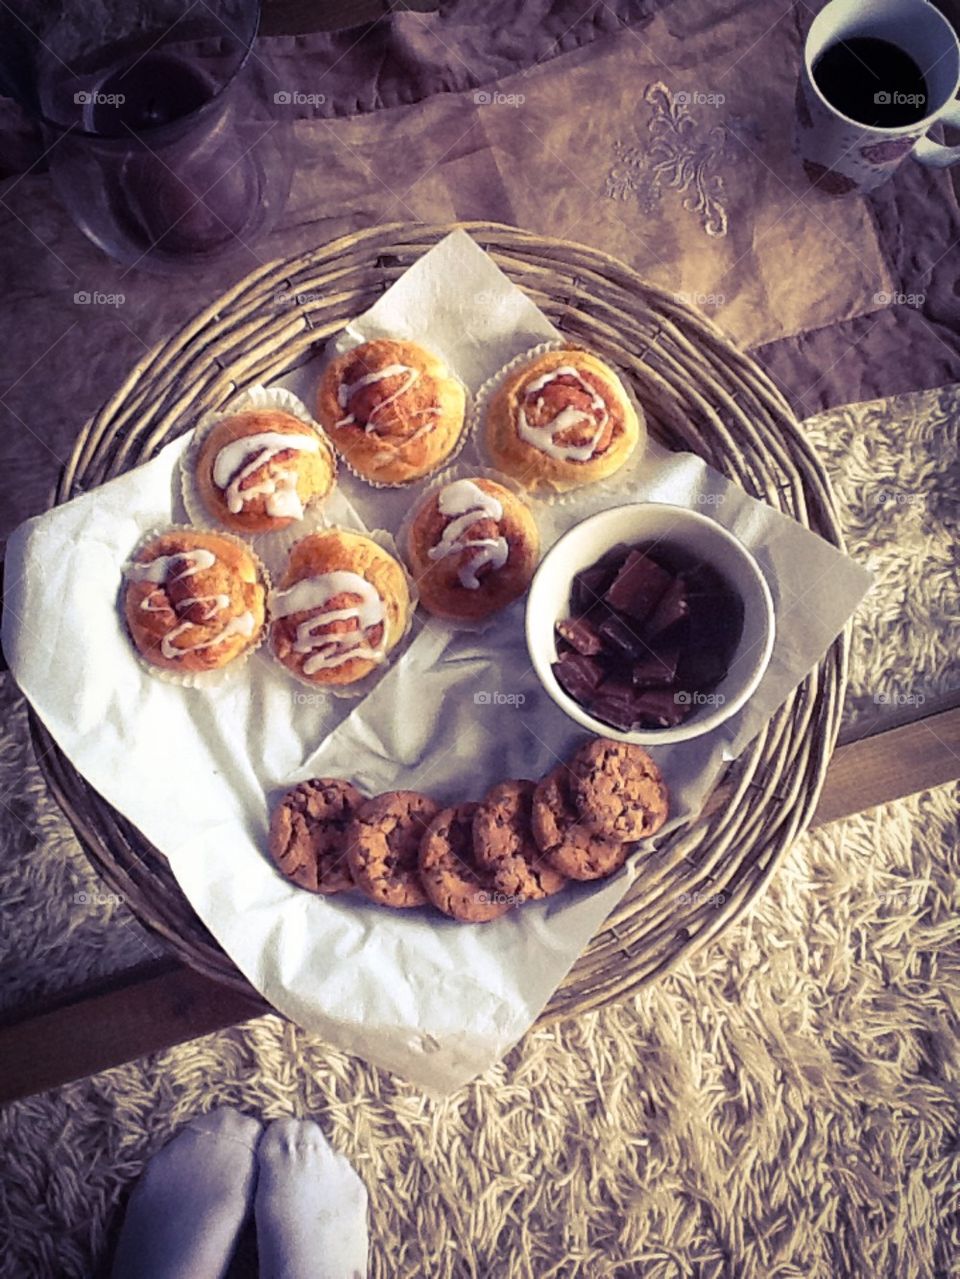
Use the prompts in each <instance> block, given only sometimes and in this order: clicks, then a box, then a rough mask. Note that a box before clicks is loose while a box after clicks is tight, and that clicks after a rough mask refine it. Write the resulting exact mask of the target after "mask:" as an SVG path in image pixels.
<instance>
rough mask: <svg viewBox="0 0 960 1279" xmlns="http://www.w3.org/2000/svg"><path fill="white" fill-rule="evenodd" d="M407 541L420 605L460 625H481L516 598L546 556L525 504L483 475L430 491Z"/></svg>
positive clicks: (412, 524) (421, 504)
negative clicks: (460, 623)
mask: <svg viewBox="0 0 960 1279" xmlns="http://www.w3.org/2000/svg"><path fill="white" fill-rule="evenodd" d="M406 541H407V546H406V553H407V563H408V565H409V567H410V572H411V573H412V574H413V577H414V579H415V581H416V583H417V589H418V590H419V592H420V603H421V604H422V605H423V607H424V608H425V609H427V610H428V612H430V613H433V614H434V615H435V616H437V617H444V618H448V619H451V620H454V621H480V620H482V619H483V618H485V617H489V616H490V615H491V614H492V613H496V612H498V611H499V610H500V609H502V608H505V607H506V606H507V605H508V604H510V603H512V602H513V601H514V600H515V599H518V598H519V597H520V596H521V595H522V594H523V593H524V591H525V590H526V589H527V587H528V586H529V585H530V581H531V578H532V577H533V574H534V570H535V569H536V567H537V560H538V558H539V554H540V538H539V534H538V532H537V526H536V523H535V522H534V519H533V516H532V515H531V513H530V511H529V509H528V508H527V506H526V504H525V503H524V502H523V501H522V500H521V498H519V497H518V496H517V495H516V494H515V493H511V492H510V490H509V489H507V488H504V486H503V485H502V484H497V483H495V482H494V481H493V480H489V479H487V478H486V477H485V476H476V477H474V478H472V479H461V480H453V481H452V482H451V483H449V484H445V485H443V487H442V488H439V489H436V490H434V491H433V492H431V493H428V494H427V495H426V496H425V497H424V498H423V500H422V501H421V503H420V505H419V507H418V508H417V510H416V511H415V512H414V515H413V518H412V520H411V522H410V526H409V531H408V533H407V539H406Z"/></svg>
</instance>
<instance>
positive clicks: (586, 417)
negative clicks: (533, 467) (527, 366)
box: [517, 364, 610, 462]
mask: <svg viewBox="0 0 960 1279" xmlns="http://www.w3.org/2000/svg"><path fill="white" fill-rule="evenodd" d="M560 377H571V378H574V379H575V380H576V382H577V384H578V385H579V387H580V389H581V390H583V391H585V392H586V394H587V395H589V396H590V411H589V412H586V411H585V410H584V409H578V408H574V406H573V405H572V404H570V405H567V406H566V408H562V409H561V410H560V412H559V413H558V414H557V415H556V417H554V418H551V420H550V421H549V422H547V423H545V424H544V425H543V426H531V425H530V423H529V422H528V421H527V413H526V407H525V403H526V400H527V399H528V398H529V397H530V396H533V395H538V394H539V392H540V391H542V390H543V388H544V387H545V386H549V385H550V383H551V382H554V381H556V379H557V378H560ZM542 406H543V398H542V397H540V398H539V399H538V400H537V408H542ZM597 413H599V421H598V422H597V423H596V429H595V431H594V433H593V436H592V437H591V439H590V440H588V441H587V443H586V444H558V443H557V436H558V435H559V434H560V433H561V432H562V431H565V430H567V429H568V428H569V427H571V426H576V425H577V424H578V423H579V422H592V421H594V416H595V414H597ZM609 420H610V413H609V410H608V409H607V405H606V402H605V400H604V399H603V396H602V395H598V394H597V392H596V391H595V390H594V388H593V387H592V386H591V385H590V383H589V382H587V381H586V379H585V378H584V377H583V376H582V375H581V374H580V373H579V372H578V370H577V369H575V368H574V367H573V365H571V364H563V365H561V366H560V368H557V369H553V370H552V372H550V373H544V375H543V376H542V377H538V378H536V379H535V380H534V381H533V382H531V383H530V384H529V386H528V387H527V388H526V390H525V391H524V403H521V405H520V411H519V416H518V419H517V433H518V435H519V436H520V438H521V439H522V440H524V441H525V442H526V443H527V444H532V445H533V447H534V448H537V449H539V450H540V451H541V453H546V454H547V456H548V457H552V458H556V459H557V460H558V461H562V462H588V461H589V460H590V458H591V457H593V452H594V449H595V448H596V447H597V444H598V443H599V442H600V439H601V438H602V436H603V433H604V431H605V430H606V426H607V423H608V422H609Z"/></svg>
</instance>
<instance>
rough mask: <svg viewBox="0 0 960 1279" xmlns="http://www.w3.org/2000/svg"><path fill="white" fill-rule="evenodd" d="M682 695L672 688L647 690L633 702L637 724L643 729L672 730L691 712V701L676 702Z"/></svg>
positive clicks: (639, 694) (640, 693)
mask: <svg viewBox="0 0 960 1279" xmlns="http://www.w3.org/2000/svg"><path fill="white" fill-rule="evenodd" d="M678 696H679V697H680V698H681V699H682V698H683V697H684V694H682V693H680V694H678V693H677V690H676V689H674V688H647V689H644V690H643V691H642V692H639V693H637V695H636V696H635V698H634V700H633V707H634V713H635V714H636V717H637V722H638V723H639V724H642V725H643V727H644V728H674V727H675V726H676V725H677V724H681V723H682V722H683V721H684V720H685V719H686V718H687V716H688V715H689V714H690V713H691V711H692V710H693V704H692V702H691V701H689V700H688V701H683V700H680V701H678V700H677V697H678ZM688 696H689V695H688Z"/></svg>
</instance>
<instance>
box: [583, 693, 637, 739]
mask: <svg viewBox="0 0 960 1279" xmlns="http://www.w3.org/2000/svg"><path fill="white" fill-rule="evenodd" d="M590 714H591V715H595V716H596V718H597V719H602V720H603V722H604V723H605V724H612V725H613V727H614V728H619V729H622V730H623V731H624V732H626V731H627V730H628V729H631V728H633V725H634V722H635V718H636V716H635V711H634V704H633V702H632V701H625V700H624V699H623V698H620V697H598V698H597V699H596V700H595V701H594V702H592V703H591V705H590Z"/></svg>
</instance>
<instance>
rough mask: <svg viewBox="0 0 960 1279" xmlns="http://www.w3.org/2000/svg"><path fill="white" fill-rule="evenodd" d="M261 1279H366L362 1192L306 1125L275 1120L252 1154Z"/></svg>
mask: <svg viewBox="0 0 960 1279" xmlns="http://www.w3.org/2000/svg"><path fill="white" fill-rule="evenodd" d="M257 1164H258V1174H257V1194H256V1198H255V1200H254V1213H255V1215H256V1220H257V1254H258V1256H259V1258H260V1279H364V1277H365V1276H366V1273H367V1191H366V1188H365V1186H364V1184H363V1182H362V1181H361V1180H360V1178H359V1177H358V1176H357V1174H356V1173H355V1172H354V1170H353V1168H352V1167H351V1166H350V1164H349V1163H348V1162H347V1160H346V1159H345V1158H344V1157H343V1155H338V1154H337V1153H336V1152H335V1151H334V1150H332V1149H331V1147H330V1146H329V1145H328V1144H327V1139H326V1137H324V1135H323V1133H322V1132H321V1130H320V1128H319V1127H318V1126H317V1124H315V1123H314V1122H313V1121H312V1120H310V1119H302V1120H300V1119H275V1120H274V1121H273V1123H272V1124H270V1126H269V1127H268V1128H267V1130H266V1132H265V1133H264V1134H263V1137H262V1138H261V1140H260V1145H259V1147H258V1149H257Z"/></svg>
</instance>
